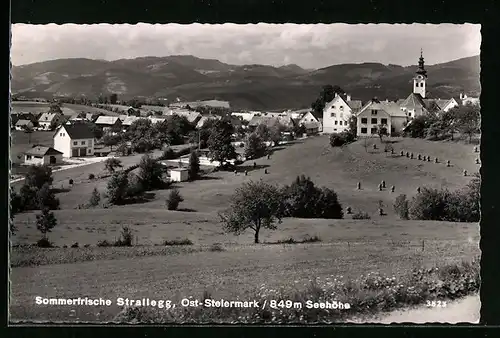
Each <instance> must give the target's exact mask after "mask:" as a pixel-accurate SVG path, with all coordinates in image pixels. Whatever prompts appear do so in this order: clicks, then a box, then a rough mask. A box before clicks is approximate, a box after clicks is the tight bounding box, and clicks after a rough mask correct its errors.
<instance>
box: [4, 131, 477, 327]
mask: <svg viewBox="0 0 500 338" xmlns="http://www.w3.org/2000/svg"><path fill="white" fill-rule="evenodd" d="M369 142H370V143H369V144H368V146H367V147H366V149H365V147H364V142H363V141H357V142H355V143H353V144H350V145H348V146H346V147H344V148H331V147H330V145H329V144H328V138H327V137H326V136H317V137H312V138H308V139H305V140H299V141H295V142H294V143H292V144H288V145H283V146H280V147H277V148H276V150H275V152H274V153H273V154H272V155H271V157H270V158H269V159H267V157H264V158H261V159H258V160H256V161H255V162H256V164H257V168H256V169H253V162H254V161H249V162H247V163H244V164H243V165H242V166H241V167H240V169H239V172H238V173H237V174H235V173H233V172H213V173H210V174H208V175H207V177H205V178H204V179H201V180H198V181H194V182H183V183H176V184H175V186H176V187H177V188H179V190H180V192H181V194H182V196H183V197H184V202H182V203H181V204H180V207H179V208H180V209H181V210H185V211H168V210H166V207H165V199H166V197H167V195H168V193H169V190H158V191H153V192H152V195H153V197H152V198H151V199H150V200H148V201H147V202H144V203H140V204H133V205H126V206H111V207H110V208H109V209H99V208H96V209H82V210H78V209H75V208H76V207H77V206H78V205H79V204H83V203H87V202H88V199H89V198H90V193H91V191H92V189H94V187H97V188H98V189H99V190H100V191H101V192H102V193H104V192H105V187H106V183H107V179H96V180H92V181H90V180H88V179H87V178H88V174H89V173H94V174H96V175H97V174H98V173H99V172H100V171H102V170H104V168H103V166H104V165H103V164H102V163H96V164H92V165H88V166H84V167H79V168H74V169H68V170H64V171H60V172H55V173H54V174H53V176H54V186H56V187H57V186H58V184H64V183H65V182H67V180H68V179H69V178H73V179H74V180H75V185H74V186H73V187H72V188H71V189H69V191H64V192H61V193H58V194H57V197H58V198H59V199H60V201H61V210H57V211H54V214H55V216H56V218H57V220H58V225H57V226H56V227H55V228H54V229H53V231H52V232H51V233H49V239H50V240H51V241H52V242H54V244H55V245H57V246H58V247H56V248H51V249H41V248H34V247H30V248H21V247H14V248H13V249H12V252H11V265H12V267H13V268H12V272H11V281H12V283H11V285H12V299H11V308H10V311H11V316H12V319H27V318H31V319H37V320H88V321H102V320H110V319H112V318H114V316H115V315H116V314H117V313H118V312H119V310H120V309H119V308H117V307H116V306H113V307H109V308H91V307H79V308H75V310H76V312H71V310H70V309H69V308H68V307H57V308H56V307H44V306H34V297H35V296H43V297H78V296H82V297H85V296H101V297H106V298H110V299H114V298H116V297H119V296H120V297H129V298H142V297H150V298H154V299H172V300H177V301H178V300H180V299H181V298H183V297H189V296H192V297H201V296H202V294H203V292H205V291H207V292H209V293H210V294H211V295H212V296H213V297H215V298H217V297H226V298H227V299H236V298H240V299H243V298H245V297H247V298H248V297H251V296H252V295H253V294H255V290H256V289H258V288H259V287H260V286H261V285H262V284H265V285H266V286H267V287H268V288H271V289H279V288H280V287H283V286H290V285H291V286H293V287H297V288H299V289H300V288H302V287H305V286H306V285H308V283H310V280H311V279H314V278H316V277H321V278H327V277H328V278H330V277H332V276H335V278H340V279H342V278H358V276H359V275H361V274H366V273H368V272H371V271H373V272H375V271H378V272H382V273H384V274H388V275H399V274H402V273H404V272H408V271H409V270H411V269H412V268H414V267H422V266H436V265H442V264H453V263H456V262H460V261H464V260H465V261H470V260H472V259H473V258H477V257H478V256H479V254H480V250H479V245H478V243H479V225H478V224H475V223H450V222H433V221H403V220H399V218H398V217H397V216H396V215H395V213H394V211H393V208H392V204H393V202H394V199H395V198H396V196H397V195H399V194H401V193H404V194H407V195H408V196H409V197H411V196H413V195H414V194H415V193H416V189H417V187H421V186H435V187H446V188H449V189H458V188H461V187H463V186H465V185H466V184H467V182H469V180H470V179H471V177H470V176H471V175H472V173H475V172H478V170H479V165H477V164H475V158H476V157H477V155H478V154H476V153H474V152H473V148H474V146H472V145H465V144H462V143H455V142H431V141H426V140H418V139H406V138H404V139H403V138H401V139H393V140H392V142H393V143H392V145H393V147H394V150H395V154H397V155H398V154H399V152H400V151H401V150H403V151H405V152H406V151H409V152H413V153H414V154H415V157H416V156H417V155H418V154H419V153H420V154H422V155H426V156H427V155H429V156H431V157H432V160H434V157H436V156H437V157H438V158H439V159H440V163H438V164H436V163H434V162H424V161H419V160H417V159H413V160H411V159H409V158H406V157H400V156H396V155H393V156H391V155H390V154H386V153H384V151H383V148H384V146H383V145H382V144H380V141H379V140H378V139H372V140H370V141H369ZM373 143H376V144H377V145H378V146H377V149H375V150H374V149H373V146H372V144H373ZM139 158H140V157H139V156H137V157H132V156H131V157H126V158H123V159H124V161H128V162H127V165H131V164H134V163H133V162H134V161H136V162H135V163H137V162H138V161H139ZM446 160H450V161H451V164H452V166H451V167H446V165H445V164H444V163H445V162H446ZM245 169H246V170H248V176H245V175H244V173H243V171H244V170H245ZM264 169H267V170H268V174H265V173H264ZM464 169H465V170H467V171H468V172H469V173H470V174H469V176H468V177H464V175H463V170H464ZM300 174H305V175H307V176H310V177H311V179H312V180H313V181H314V182H315V184H316V185H318V186H327V187H329V188H333V189H334V190H335V191H336V192H337V194H338V197H339V200H340V202H341V203H342V205H343V207H344V209H345V208H346V207H348V206H350V207H351V208H352V209H353V211H354V212H357V211H363V212H367V213H368V214H369V215H370V216H371V219H368V220H353V219H351V215H345V217H344V218H345V219H343V220H321V219H284V220H283V223H282V224H280V225H278V230H275V231H270V230H267V229H263V230H262V231H261V238H260V239H261V242H262V243H261V244H253V243H252V242H253V241H252V239H253V234H252V233H250V232H245V233H244V234H242V235H240V236H234V235H231V234H225V233H224V231H223V229H222V227H221V224H220V221H219V219H218V216H217V212H218V211H220V210H223V209H224V208H226V207H227V206H228V204H229V203H230V200H231V195H232V194H233V193H234V189H235V188H237V187H239V186H240V185H241V184H242V183H243V182H245V181H248V180H259V179H262V180H264V181H267V182H271V183H275V184H280V185H281V184H290V183H291V182H292V181H293V180H294V179H295V177H296V176H297V175H300ZM382 180H385V181H386V185H387V188H386V189H385V190H383V191H378V184H379V183H380V182H381V181H382ZM357 182H361V190H357V189H356V183H357ZM392 185H394V186H395V192H394V193H391V192H390V187H391V186H392ZM379 201H382V203H383V205H384V210H385V212H386V213H387V215H385V216H380V215H378V212H377V211H378V205H379ZM15 224H16V226H17V228H18V229H19V230H18V232H17V234H16V235H15V236H14V237H13V238H12V242H13V244H21V245H22V244H31V243H34V242H35V241H36V240H38V239H39V238H40V234H39V232H38V231H37V229H36V224H35V213H33V212H27V213H22V214H18V215H16V218H15ZM124 226H126V227H129V228H130V229H132V231H133V234H134V237H135V240H134V244H136V245H135V246H133V247H131V248H123V247H96V245H97V243H98V242H99V241H102V240H107V241H111V242H112V241H114V240H116V239H117V238H118V237H119V236H120V231H121V229H122V227H124ZM313 236H317V237H318V238H319V241H317V242H314V243H304V244H272V243H276V242H279V241H282V240H287V239H289V238H293V239H294V240H296V241H300V240H301V239H304V238H306V237H313ZM183 239H189V240H190V241H191V242H192V245H185V246H169V247H165V246H164V245H162V243H163V242H164V241H165V240H167V241H173V240H183ZM75 242H78V244H79V248H70V247H69V246H71V245H72V244H73V243H75ZM217 243H220V244H218V245H219V246H218V248H219V249H218V250H215V249H213V248H214V245H216V244H217ZM85 245H87V246H89V247H84V246H85ZM63 246H68V248H63Z"/></svg>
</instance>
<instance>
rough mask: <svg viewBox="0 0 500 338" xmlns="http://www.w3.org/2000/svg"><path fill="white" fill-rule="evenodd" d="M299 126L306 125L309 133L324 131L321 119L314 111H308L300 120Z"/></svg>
mask: <svg viewBox="0 0 500 338" xmlns="http://www.w3.org/2000/svg"><path fill="white" fill-rule="evenodd" d="M298 121H299V123H298V124H299V126H304V127H305V128H306V130H309V132H308V133H316V132H322V131H323V125H322V122H320V120H319V119H318V118H317V117H316V116H314V114H313V113H312V112H310V111H309V112H307V113H306V114H305V115H304V116H302V118H300V119H299V120H298Z"/></svg>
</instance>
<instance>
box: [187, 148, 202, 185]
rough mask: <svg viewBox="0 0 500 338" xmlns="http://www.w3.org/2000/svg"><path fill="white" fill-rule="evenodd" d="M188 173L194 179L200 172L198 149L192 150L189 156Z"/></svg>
mask: <svg viewBox="0 0 500 338" xmlns="http://www.w3.org/2000/svg"><path fill="white" fill-rule="evenodd" d="M188 173H189V179H190V180H194V179H195V178H197V177H198V175H199V174H200V159H199V157H198V154H197V153H196V151H192V152H191V155H190V156H189V166H188Z"/></svg>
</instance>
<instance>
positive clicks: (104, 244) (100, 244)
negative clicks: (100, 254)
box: [97, 239, 113, 247]
mask: <svg viewBox="0 0 500 338" xmlns="http://www.w3.org/2000/svg"><path fill="white" fill-rule="evenodd" d="M97 246H99V247H108V246H113V243H111V242H108V241H107V240H105V239H104V240H102V241H99V242H97Z"/></svg>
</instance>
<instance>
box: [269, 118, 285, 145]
mask: <svg viewBox="0 0 500 338" xmlns="http://www.w3.org/2000/svg"><path fill="white" fill-rule="evenodd" d="M284 130H285V126H283V125H282V124H281V123H276V124H275V125H273V126H272V127H271V128H269V140H270V141H271V142H272V143H273V146H277V145H279V142H280V141H281V139H282V137H283V131H284Z"/></svg>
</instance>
